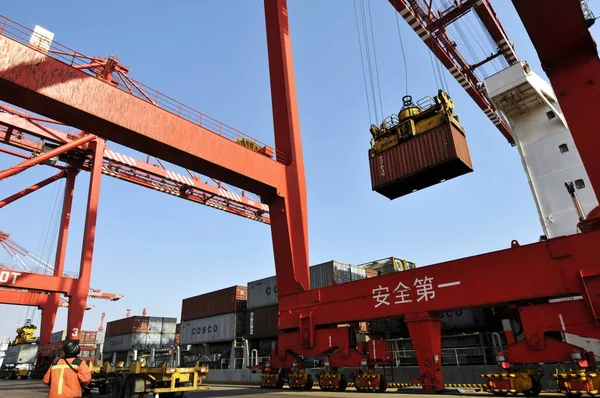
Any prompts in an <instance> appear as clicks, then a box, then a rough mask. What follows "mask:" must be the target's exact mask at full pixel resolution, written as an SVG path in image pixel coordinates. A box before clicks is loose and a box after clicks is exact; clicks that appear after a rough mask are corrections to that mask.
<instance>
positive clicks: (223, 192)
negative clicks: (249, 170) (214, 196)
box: [219, 188, 242, 202]
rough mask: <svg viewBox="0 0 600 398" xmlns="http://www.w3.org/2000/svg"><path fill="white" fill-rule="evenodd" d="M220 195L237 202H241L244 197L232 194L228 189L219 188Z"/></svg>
mask: <svg viewBox="0 0 600 398" xmlns="http://www.w3.org/2000/svg"><path fill="white" fill-rule="evenodd" d="M219 195H221V196H224V197H226V198H229V199H231V200H235V201H236V202H241V201H242V197H241V196H240V195H238V194H236V193H233V192H230V191H228V190H226V189H223V188H219Z"/></svg>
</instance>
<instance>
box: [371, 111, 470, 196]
mask: <svg viewBox="0 0 600 398" xmlns="http://www.w3.org/2000/svg"><path fill="white" fill-rule="evenodd" d="M369 165H370V169H371V186H372V189H373V190H374V191H376V192H378V193H380V194H382V195H383V196H385V197H387V198H389V199H396V198H398V197H400V196H403V195H406V194H409V193H411V192H414V191H416V190H419V189H424V188H427V187H429V186H432V185H435V184H437V183H439V182H441V181H444V180H450V179H452V178H454V177H458V176H460V175H463V174H466V173H469V172H471V171H473V166H472V164H471V156H470V154H469V148H468V146H467V140H466V138H465V135H464V133H463V132H462V131H461V130H459V129H458V128H457V127H456V126H455V125H454V124H452V123H450V122H447V123H446V124H443V125H441V126H438V127H436V128H433V129H431V130H429V131H427V132H425V133H422V134H418V135H416V136H415V137H414V138H411V139H408V140H406V141H404V142H402V143H400V144H398V145H396V146H394V147H392V148H390V149H387V150H385V151H384V152H381V153H377V154H376V153H375V152H374V151H373V150H370V151H369Z"/></svg>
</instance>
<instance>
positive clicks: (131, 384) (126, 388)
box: [121, 375, 137, 398]
mask: <svg viewBox="0 0 600 398" xmlns="http://www.w3.org/2000/svg"><path fill="white" fill-rule="evenodd" d="M136 395H137V394H136V393H135V376H133V375H130V376H129V377H127V378H126V379H125V383H123V391H122V392H121V397H123V398H134V397H135V396H136Z"/></svg>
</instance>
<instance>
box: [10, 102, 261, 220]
mask: <svg viewBox="0 0 600 398" xmlns="http://www.w3.org/2000/svg"><path fill="white" fill-rule="evenodd" d="M17 121H18V123H15V118H14V115H10V114H8V113H2V112H0V141H2V142H3V143H5V144H6V145H11V146H14V147H17V148H21V149H25V150H28V151H31V152H33V153H39V152H41V148H42V144H41V143H39V142H35V141H31V140H28V139H27V138H24V137H19V136H17V135H15V134H10V135H9V134H8V133H6V132H3V131H2V129H1V126H2V125H7V126H11V128H12V127H13V126H14V129H15V130H18V131H23V132H26V133H29V134H32V135H35V136H36V137H39V138H42V139H44V140H46V141H48V142H55V143H57V144H64V143H66V142H70V141H71V140H72V138H70V136H69V135H68V134H65V133H62V132H59V131H57V130H53V129H51V128H44V129H38V128H37V127H38V126H36V125H35V124H33V123H29V122H27V121H24V120H22V119H18V120H17ZM1 150H2V148H0V151H1ZM8 152H12V151H8ZM11 154H13V153H11ZM14 155H17V156H20V157H25V158H27V159H28V157H27V156H25V155H21V154H18V153H16V152H15V153H14ZM86 156H87V155H86ZM65 160H66V161H67V162H70V159H69V158H68V156H67V159H65ZM104 160H105V161H104V165H103V168H102V173H103V174H106V175H108V176H111V177H114V178H118V179H121V180H123V181H128V182H131V183H134V184H136V185H140V186H143V187H147V188H151V189H154V190H158V191H161V192H163V193H167V194H170V195H174V196H178V197H180V198H182V199H187V200H190V201H192V202H195V203H200V204H203V205H206V206H210V207H213V208H216V209H218V210H222V211H226V212H228V213H232V214H235V215H238V216H242V217H245V218H249V219H252V220H256V221H260V222H263V223H266V224H269V223H270V218H269V214H268V212H269V206H268V205H266V204H264V203H260V202H258V201H255V200H252V199H251V198H248V197H245V196H242V195H238V194H236V193H234V192H231V191H228V190H226V189H224V188H220V187H215V186H212V185H209V184H208V183H206V182H202V181H200V180H197V179H192V178H190V177H187V176H184V175H181V174H179V173H175V172H172V171H169V170H166V169H164V168H162V167H158V166H155V165H152V164H150V163H148V162H144V161H141V160H138V159H135V158H132V157H131V156H127V155H122V154H120V153H117V152H114V151H112V150H110V149H105V151H104ZM71 165H72V166H73V167H78V168H82V169H84V170H88V171H89V168H90V165H89V162H84V163H83V164H81V161H80V157H78V158H77V159H76V161H75V162H71ZM54 167H59V168H61V167H60V166H56V165H54Z"/></svg>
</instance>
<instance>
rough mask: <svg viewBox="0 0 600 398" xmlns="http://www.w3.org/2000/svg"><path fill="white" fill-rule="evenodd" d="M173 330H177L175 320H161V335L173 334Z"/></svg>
mask: <svg viewBox="0 0 600 398" xmlns="http://www.w3.org/2000/svg"><path fill="white" fill-rule="evenodd" d="M175 329H177V318H163V324H162V332H161V333H167V334H171V333H172V334H175Z"/></svg>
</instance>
